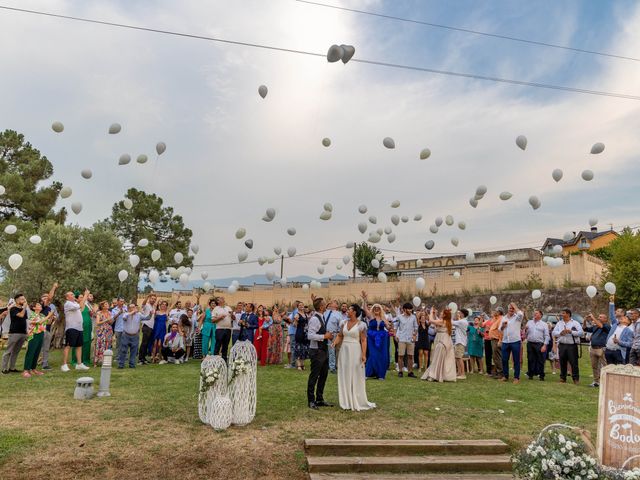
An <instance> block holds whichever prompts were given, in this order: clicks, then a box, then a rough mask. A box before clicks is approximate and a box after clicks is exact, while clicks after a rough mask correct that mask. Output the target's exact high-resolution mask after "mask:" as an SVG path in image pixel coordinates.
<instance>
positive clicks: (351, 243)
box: [345, 242, 355, 248]
mask: <svg viewBox="0 0 640 480" xmlns="http://www.w3.org/2000/svg"><path fill="white" fill-rule="evenodd" d="M345 246H346V248H353V247H354V246H355V243H353V242H347V244H346V245H345Z"/></svg>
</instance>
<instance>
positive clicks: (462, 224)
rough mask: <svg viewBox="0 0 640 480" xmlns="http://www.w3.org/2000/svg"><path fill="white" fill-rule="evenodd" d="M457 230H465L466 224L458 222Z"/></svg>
mask: <svg viewBox="0 0 640 480" xmlns="http://www.w3.org/2000/svg"><path fill="white" fill-rule="evenodd" d="M458 228H459V229H460V230H464V229H466V228H467V224H466V223H465V222H458Z"/></svg>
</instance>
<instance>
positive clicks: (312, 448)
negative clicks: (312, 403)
mask: <svg viewBox="0 0 640 480" xmlns="http://www.w3.org/2000/svg"><path fill="white" fill-rule="evenodd" d="M304 448H305V451H306V452H307V454H308V455H317V456H320V455H340V456H348V455H362V456H372V455H436V454H440V455H441V454H449V455H453V454H469V455H472V454H478V455H497V454H506V453H509V446H508V445H507V444H506V443H504V442H503V441H502V440H498V439H487V440H484V439H483V440H419V439H418V440H409V439H406V440H386V439H330V438H309V439H306V440H305V441H304Z"/></svg>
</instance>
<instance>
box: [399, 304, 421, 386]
mask: <svg viewBox="0 0 640 480" xmlns="http://www.w3.org/2000/svg"><path fill="white" fill-rule="evenodd" d="M396 313H397V316H396V319H397V321H398V327H397V329H396V336H397V337H398V370H399V371H398V377H403V376H404V374H403V367H404V355H405V353H406V354H407V369H408V370H409V375H408V376H409V377H411V378H415V377H416V376H415V375H414V373H413V351H414V349H415V344H416V339H417V337H418V320H417V319H416V316H415V315H414V314H413V305H411V304H410V303H409V302H407V303H405V304H404V305H402V311H400V309H396Z"/></svg>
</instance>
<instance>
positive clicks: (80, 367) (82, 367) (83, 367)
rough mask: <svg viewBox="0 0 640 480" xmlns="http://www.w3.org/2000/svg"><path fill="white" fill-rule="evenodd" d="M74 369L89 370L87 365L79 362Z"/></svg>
mask: <svg viewBox="0 0 640 480" xmlns="http://www.w3.org/2000/svg"><path fill="white" fill-rule="evenodd" d="M76 370H89V367H87V366H86V365H85V364H84V363H79V364H77V365H76Z"/></svg>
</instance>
